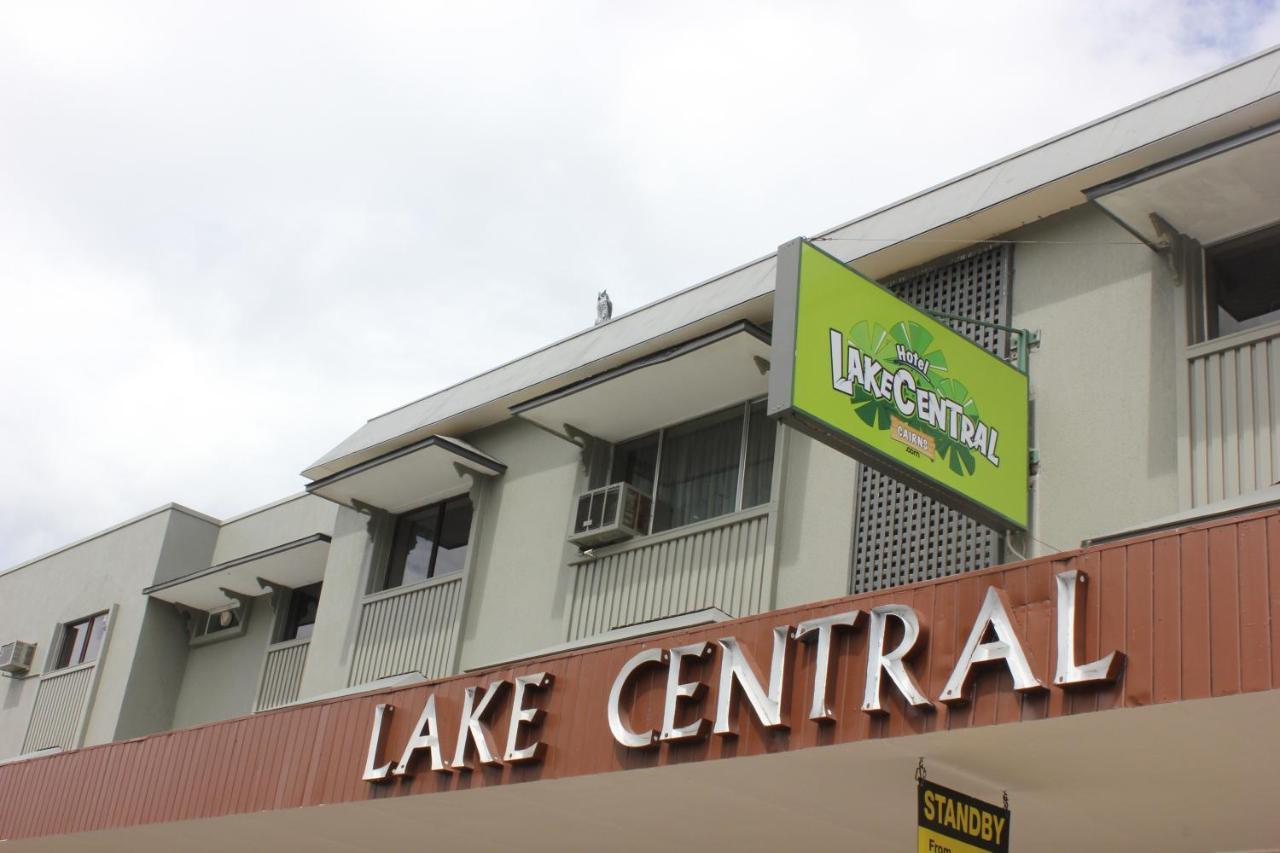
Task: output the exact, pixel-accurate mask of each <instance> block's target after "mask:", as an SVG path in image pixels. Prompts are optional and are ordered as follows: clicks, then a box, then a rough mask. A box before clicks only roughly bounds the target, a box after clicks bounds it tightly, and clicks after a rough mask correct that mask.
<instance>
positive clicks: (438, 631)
mask: <svg viewBox="0 0 1280 853" xmlns="http://www.w3.org/2000/svg"><path fill="white" fill-rule="evenodd" d="M461 605H462V578H461V577H460V576H455V577H450V578H443V579H441V580H435V581H427V582H426V583H423V584H418V585H416V586H412V587H409V588H407V589H393V590H387V591H386V592H381V593H377V594H376V595H371V596H369V597H368V598H366V599H365V601H364V603H363V604H362V605H361V606H360V630H359V631H358V632H357V634H356V646H355V653H354V655H353V657H352V661H351V676H350V679H349V682H348V683H349V684H351V685H356V684H365V683H367V682H370V681H375V680H377V679H379V678H385V677H387V676H390V675H400V674H402V673H408V672H421V673H422V674H423V675H425V676H427V677H428V678H439V677H441V676H445V675H451V674H452V670H453V660H454V652H455V651H456V649H457V642H458V620H459V616H460V608H461Z"/></svg>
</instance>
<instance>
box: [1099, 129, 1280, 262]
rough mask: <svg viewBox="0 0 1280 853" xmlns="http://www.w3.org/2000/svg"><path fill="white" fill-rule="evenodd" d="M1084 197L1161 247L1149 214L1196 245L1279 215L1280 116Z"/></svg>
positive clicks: (1242, 231) (1249, 228)
mask: <svg viewBox="0 0 1280 853" xmlns="http://www.w3.org/2000/svg"><path fill="white" fill-rule="evenodd" d="M1086 195H1087V196H1088V197H1089V198H1090V199H1091V200H1092V201H1093V202H1095V203H1096V204H1097V205H1099V206H1100V207H1101V208H1102V209H1103V210H1105V211H1106V212H1107V213H1108V214H1110V215H1111V216H1112V217H1113V218H1115V219H1116V220H1117V221H1118V222H1120V224H1122V225H1123V226H1124V227H1125V228H1127V229H1128V230H1129V231H1131V232H1133V234H1134V235H1135V236H1137V237H1138V238H1140V239H1141V240H1143V241H1144V242H1146V243H1147V244H1148V245H1151V246H1161V245H1163V243H1164V242H1165V241H1166V239H1167V235H1164V234H1161V233H1160V228H1159V227H1158V226H1157V224H1156V220H1155V219H1154V217H1159V218H1161V219H1163V220H1164V221H1166V222H1168V223H1169V224H1170V225H1172V226H1173V227H1174V229H1176V230H1177V231H1178V232H1179V233H1181V234H1184V235H1186V236H1188V237H1191V238H1193V239H1195V240H1197V241H1199V242H1200V244H1201V245H1205V246H1207V245H1212V244H1213V243H1218V242H1221V241H1223V240H1228V239H1230V238H1232V237H1236V236H1239V235H1241V234H1246V233H1248V232H1250V231H1255V230H1257V229H1258V228H1261V227H1263V226H1266V225H1270V224H1272V223H1274V222H1275V221H1276V220H1277V219H1280V207H1277V205H1276V200H1277V199H1280V121H1277V122H1272V123H1270V124H1267V125H1264V126H1262V127H1259V128H1255V129H1253V130H1251V131H1249V132H1247V133H1242V134H1239V135H1237V136H1233V137H1231V138H1230V139H1224V140H1222V141H1220V142H1216V143H1214V144H1212V145H1207V146H1204V147H1202V148H1198V149H1196V150H1195V151H1190V152H1188V153H1186V154H1183V155H1180V156H1178V157H1173V158H1171V159H1169V160H1166V161H1164V162H1162V163H1157V164H1156V165H1154V166H1150V167H1148V168H1145V169H1140V170H1138V171H1136V172H1132V173H1130V174H1128V175H1125V176H1123V177H1120V178H1117V179H1116V180H1113V181H1108V182H1107V183H1104V184H1100V185H1099V186H1096V187H1093V188H1092V189H1090V190H1088V191H1087V192H1086Z"/></svg>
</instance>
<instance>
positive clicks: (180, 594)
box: [143, 533, 329, 610]
mask: <svg viewBox="0 0 1280 853" xmlns="http://www.w3.org/2000/svg"><path fill="white" fill-rule="evenodd" d="M328 556H329V537H328V536H326V535H325V534H323V533H316V534H313V535H311V536H307V537H305V538H303V539H298V540H296V541H294V542H288V543H285V544H284V545H278V546H276V547H275V548H268V549H267V550H265V551H258V552H257V553H254V554H248V555H246V556H244V557H238V558H237V559H234V560H228V561H227V562H225V563H219V564H218V565H216V566H210V567H209V568H207V569H201V570H200V571H198V572H193V573H192V574H189V575H185V576H183V577H180V578H174V579H173V580H171V581H166V582H165V583H162V584H157V585H155V586H152V587H148V588H147V589H144V590H143V593H144V594H146V595H149V596H151V597H152V598H158V599H160V600H161V601H168V602H171V603H173V604H182V605H184V606H186V607H194V608H195V609H197V610H216V609H217V608H219V607H225V606H226V605H228V604H231V603H232V601H233V599H231V598H229V597H227V595H226V593H224V592H223V590H224V589H225V590H230V591H231V592H234V593H237V594H239V595H247V596H258V595H262V594H264V593H265V592H266V589H264V588H263V586H262V585H261V584H260V583H258V579H259V578H261V579H263V580H265V581H270V582H271V583H272V584H275V585H277V586H287V587H289V588H290V589H295V588H297V587H300V586H306V585H307V584H312V583H316V582H317V581H320V580H323V579H324V566H325V562H326V561H327V559H328Z"/></svg>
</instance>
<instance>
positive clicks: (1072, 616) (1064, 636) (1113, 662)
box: [1053, 569, 1124, 687]
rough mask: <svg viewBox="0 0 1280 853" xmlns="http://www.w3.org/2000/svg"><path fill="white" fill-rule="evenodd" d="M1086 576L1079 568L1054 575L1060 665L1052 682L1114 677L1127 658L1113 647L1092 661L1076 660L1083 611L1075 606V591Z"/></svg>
mask: <svg viewBox="0 0 1280 853" xmlns="http://www.w3.org/2000/svg"><path fill="white" fill-rule="evenodd" d="M1087 578H1088V576H1087V575H1085V574H1084V573H1082V572H1080V571H1077V570H1076V569H1071V570H1070V571H1066V572H1059V573H1058V574H1057V575H1056V576H1055V578H1054V579H1055V580H1056V581H1057V588H1058V665H1057V667H1056V669H1055V672H1054V675H1053V683H1054V684H1056V685H1058V686H1059V687H1070V686H1072V685H1073V684H1096V683H1098V682H1102V681H1114V680H1115V678H1116V676H1117V675H1119V674H1120V665H1121V664H1122V663H1123V662H1124V655H1122V654H1120V653H1119V652H1115V651H1113V652H1111V653H1110V654H1108V655H1107V656H1106V657H1102V658H1099V659H1098V660H1095V661H1093V662H1091V663H1086V664H1077V663H1076V652H1077V651H1079V649H1080V641H1081V640H1082V639H1083V636H1084V611H1083V610H1082V609H1081V608H1079V607H1077V606H1076V604H1077V602H1076V597H1077V596H1076V591H1077V590H1078V589H1079V588H1080V587H1082V586H1084V584H1085V581H1086V580H1087Z"/></svg>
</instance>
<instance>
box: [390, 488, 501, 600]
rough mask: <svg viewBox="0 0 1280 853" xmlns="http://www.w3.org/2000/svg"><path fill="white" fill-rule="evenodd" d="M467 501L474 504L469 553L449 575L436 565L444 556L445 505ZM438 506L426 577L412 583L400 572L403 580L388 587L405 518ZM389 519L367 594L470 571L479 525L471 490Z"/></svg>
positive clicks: (468, 526)
mask: <svg viewBox="0 0 1280 853" xmlns="http://www.w3.org/2000/svg"><path fill="white" fill-rule="evenodd" d="M463 500H465V501H467V503H468V504H470V508H471V514H470V518H469V520H468V522H467V541H466V548H467V554H466V556H464V557H463V560H462V566H461V567H460V568H459V569H458V570H457V571H456V572H449V573H448V574H446V575H437V574H436V567H437V565H438V563H439V559H438V558H439V555H440V541H439V540H440V533H441V531H442V529H443V527H444V521H445V507H446V506H447V505H448V504H450V503H453V502H457V501H463ZM437 507H438V508H439V510H440V511H439V513H438V520H437V522H436V526H435V538H434V539H433V540H432V543H431V545H432V547H431V559H430V563H429V565H428V568H427V575H426V577H424V578H422V579H420V580H415V581H412V582H410V583H405V582H404V574H403V571H402V572H401V575H400V577H401V581H400V583H398V584H396V585H395V586H388V585H387V578H388V577H389V576H390V574H391V568H392V561H394V560H395V559H396V542H397V539H398V538H399V533H400V525H401V524H402V523H403V521H404V519H406V518H408V517H409V516H413V515H417V514H419V513H423V512H426V511H427V510H429V509H432V508H437ZM388 522H389V523H388V524H387V527H386V530H385V540H384V541H385V543H386V544H385V546H384V547H383V548H382V549H379V550H380V551H381V552H382V553H381V556H380V557H378V558H376V559H377V562H376V565H375V566H374V569H375V570H374V571H372V572H370V575H369V583H368V584H367V586H366V588H365V596H366V597H368V596H374V595H383V594H387V593H393V592H394V591H396V590H405V589H410V588H413V587H416V586H422V585H425V584H429V583H433V582H440V581H442V580H443V579H445V578H451V577H455V576H456V577H462V576H463V575H465V574H466V571H467V563H468V560H469V559H470V556H471V548H472V545H473V543H472V539H473V538H474V534H475V524H476V500H475V498H474V496H473V495H472V494H471V492H470V491H464V492H458V493H457V494H453V495H449V496H448V497H444V498H440V499H439V500H435V501H432V502H430V503H426V504H423V505H422V506H418V507H414V508H413V509H408V510H405V511H404V512H401V513H397V514H395V515H391V516H389V517H388ZM406 554H407V552H406Z"/></svg>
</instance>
